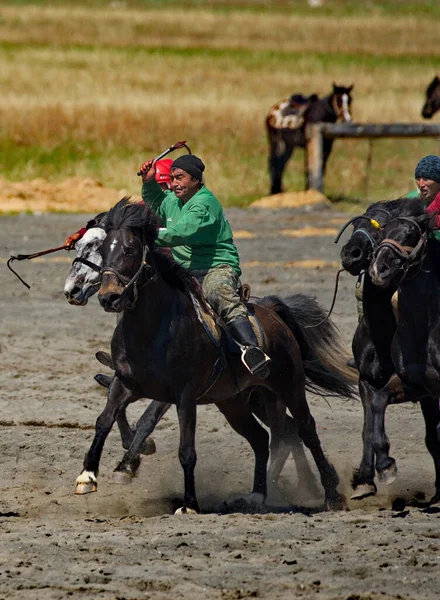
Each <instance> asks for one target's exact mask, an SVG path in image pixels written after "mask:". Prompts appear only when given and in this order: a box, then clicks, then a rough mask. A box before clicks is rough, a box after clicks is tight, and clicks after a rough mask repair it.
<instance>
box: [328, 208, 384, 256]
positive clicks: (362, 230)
mask: <svg viewBox="0 0 440 600" xmlns="http://www.w3.org/2000/svg"><path fill="white" fill-rule="evenodd" d="M380 212H382V213H385V215H386V216H387V217H389V218H390V220H391V219H392V215H391V213H390V212H389V211H387V210H386V209H385V208H375V209H374V213H380ZM358 219H365V220H366V221H368V222H369V223H371V222H372V220H374V221H375V222H376V223H377V224H378V230H381V229H383V227H384V226H385V225H386V223H385V224H384V225H381V224H380V223H379V222H377V221H376V220H375V219H373V217H372V216H369V215H368V211H367V212H366V213H364V214H363V215H360V216H358V217H353V218H352V219H350V220H348V221H347V222H346V223H345V225H343V226H342V227H341V229H340V230H339V233H338V235H337V236H336V238H335V244H337V243H338V242H339V240H340V238H341V235H342V234H343V233H344V231H345V230H346V229H347V227H348V226H349V225H351V224H352V223H353V222H354V221H357V220H358ZM357 233H360V234H361V235H363V236H364V237H366V238H367V240H368V241H369V242H370V244H371V247H372V250H374V249H375V248H376V247H377V241H376V240H375V239H374V237H373V236H372V235H371V233H370V232H369V231H368V230H367V229H365V228H364V227H359V228H358V229H356V230H355V231H353V233H352V234H351V236H350V239H351V238H352V237H353V236H354V235H356V234H357Z"/></svg>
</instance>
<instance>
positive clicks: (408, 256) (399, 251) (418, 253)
mask: <svg viewBox="0 0 440 600" xmlns="http://www.w3.org/2000/svg"><path fill="white" fill-rule="evenodd" d="M394 220H395V221H397V220H399V221H407V222H409V223H411V224H412V225H415V226H416V227H417V229H418V232H419V234H420V239H419V241H418V242H417V244H416V245H415V246H403V245H402V244H399V242H396V240H393V239H391V238H385V239H384V240H382V242H381V243H380V244H378V245H377V247H376V248H375V249H374V252H373V260H377V257H378V256H379V253H380V251H381V250H383V249H385V248H388V249H389V250H391V251H392V252H393V253H394V254H396V255H397V256H398V257H399V258H401V259H402V261H403V262H402V264H401V265H400V267H398V270H399V271H403V277H402V279H401V281H402V280H403V279H404V278H405V277H406V276H407V273H408V271H409V269H410V268H411V267H414V266H417V265H420V264H421V263H422V262H423V260H424V258H425V256H426V252H427V244H426V242H427V239H428V233H427V232H426V231H425V232H422V229H421V227H420V225H419V224H418V223H417V221H416V220H415V219H414V217H396V218H395V219H394Z"/></svg>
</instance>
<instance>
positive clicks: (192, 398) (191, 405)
mask: <svg viewBox="0 0 440 600" xmlns="http://www.w3.org/2000/svg"><path fill="white" fill-rule="evenodd" d="M177 416H178V419H179V427H180V444H179V460H180V464H181V465H182V469H183V476H184V484H185V496H184V499H183V506H181V507H180V508H178V509H177V510H176V512H175V514H176V515H182V514H188V513H192V514H196V513H198V512H199V510H200V509H199V504H198V502H197V498H196V488H195V481H194V470H195V468H196V463H197V455H196V445H195V438H196V421H197V400H196V394H195V393H194V391H193V390H185V391H184V392H183V393H182V395H181V396H180V398H179V400H178V401H177Z"/></svg>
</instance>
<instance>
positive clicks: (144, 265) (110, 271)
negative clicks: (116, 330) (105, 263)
mask: <svg viewBox="0 0 440 600" xmlns="http://www.w3.org/2000/svg"><path fill="white" fill-rule="evenodd" d="M141 243H142V260H141V264H140V266H139V268H138V270H137V271H136V273H135V274H134V275H133V277H132V278H131V279H128V278H127V277H124V276H123V275H121V274H120V273H118V271H116V269H114V268H113V267H103V268H102V269H100V272H101V277H103V276H104V275H112V276H113V277H116V279H118V280H119V281H120V282H121V283H122V286H123V289H122V293H121V297H122V296H123V295H124V294H125V293H127V292H128V291H129V290H130V289H131V288H133V301H132V302H127V304H126V308H127V310H132V309H133V308H134V305H135V304H136V301H137V299H138V285H137V284H138V280H139V279H140V277H141V275H142V274H143V273H144V271H146V270H147V269H149V270H150V272H151V275H150V276H149V277H148V278H147V279H146V280H145V281H144V282H143V283H142V284H141V285H140V286H139V287H142V286H143V285H145V284H146V283H152V282H153V281H156V279H157V273H156V270H155V269H154V268H153V267H152V266H151V265H150V264H149V263H148V262H147V255H148V254H149V253H150V249H149V247H148V244H146V243H144V241H142V242H141Z"/></svg>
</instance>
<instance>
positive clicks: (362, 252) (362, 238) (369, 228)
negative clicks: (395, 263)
mask: <svg viewBox="0 0 440 600" xmlns="http://www.w3.org/2000/svg"><path fill="white" fill-rule="evenodd" d="M384 214H385V211H384ZM383 220H384V215H383V214H380V213H379V212H378V211H376V212H373V211H371V212H370V213H369V211H367V212H366V213H365V214H363V215H361V216H359V217H355V218H354V219H350V221H348V223H346V225H344V227H343V228H342V230H341V232H340V233H342V231H344V229H345V227H347V226H348V225H349V224H350V223H353V233H352V234H351V237H350V239H349V240H348V242H346V243H345V244H344V245H343V246H342V249H341V264H342V267H343V268H344V269H345V270H346V271H348V272H349V273H350V275H355V276H356V275H360V273H361V272H362V271H363V270H365V269H366V268H368V265H369V263H370V260H371V257H372V256H373V250H374V248H375V246H376V244H377V241H376V240H377V238H378V236H379V232H380V230H381V227H382V224H383ZM339 235H340V234H339ZM339 235H338V238H337V240H338V239H339Z"/></svg>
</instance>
